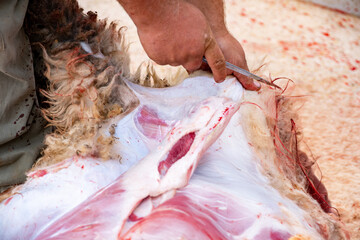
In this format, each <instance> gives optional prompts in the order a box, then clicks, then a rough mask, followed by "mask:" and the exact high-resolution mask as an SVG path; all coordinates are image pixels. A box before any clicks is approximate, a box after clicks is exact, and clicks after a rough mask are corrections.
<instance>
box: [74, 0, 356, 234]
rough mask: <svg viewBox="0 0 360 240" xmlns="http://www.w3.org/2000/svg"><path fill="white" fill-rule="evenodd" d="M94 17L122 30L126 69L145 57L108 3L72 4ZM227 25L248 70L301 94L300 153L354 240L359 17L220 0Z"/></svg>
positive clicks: (289, 4) (269, 1)
mask: <svg viewBox="0 0 360 240" xmlns="http://www.w3.org/2000/svg"><path fill="white" fill-rule="evenodd" d="M79 2H80V5H81V6H83V7H84V8H85V10H94V11H97V12H98V14H99V16H100V18H109V19H110V20H118V22H119V24H120V25H124V26H127V27H128V31H127V39H128V40H129V41H130V42H132V44H131V46H130V54H131V58H132V70H133V71H134V70H135V69H136V68H137V66H138V65H139V63H140V62H141V61H143V60H146V59H147V57H146V55H145V53H144V51H143V50H142V48H141V45H140V42H139V40H138V38H137V34H136V28H135V26H134V25H133V23H132V22H131V20H130V19H129V17H128V16H127V15H126V13H125V12H124V11H123V10H122V8H121V7H120V6H119V4H118V3H117V2H116V1H115V0H103V1H96V0H79ZM225 2H226V16H227V25H228V28H229V30H230V31H231V32H232V33H233V35H234V36H235V37H236V38H237V39H238V40H239V41H240V42H241V43H242V45H243V47H244V49H245V52H246V54H247V58H248V63H249V67H250V69H251V68H253V69H254V68H256V67H258V66H259V65H260V64H261V62H262V61H263V59H264V58H265V60H264V62H265V63H267V65H266V67H265V69H264V71H263V75H264V76H268V75H269V73H271V76H273V77H279V76H285V77H289V78H291V79H293V80H294V82H295V83H296V90H295V91H296V92H295V94H297V95H306V97H305V98H304V99H305V100H306V101H305V104H304V105H303V106H302V108H301V109H300V110H299V114H300V117H301V118H300V119H301V123H300V124H301V126H302V132H303V137H302V144H303V146H302V149H303V150H305V151H307V152H308V153H309V154H310V151H309V149H308V148H307V147H306V145H307V146H309V148H310V149H311V151H312V154H313V156H314V157H315V159H317V163H318V165H319V166H320V168H321V171H322V175H323V178H322V181H323V182H324V184H325V185H326V187H327V189H328V191H329V197H330V199H331V200H332V203H333V205H334V206H335V207H336V208H337V209H338V210H339V212H340V214H341V217H342V221H343V222H344V223H345V225H346V227H347V228H348V229H349V230H350V232H351V234H352V239H360V18H358V17H355V16H352V15H347V14H343V13H341V12H338V11H333V10H329V9H327V8H323V7H319V6H317V5H313V4H311V3H305V2H301V1H297V0H292V1H289V0H242V1H236V0H227V1H225Z"/></svg>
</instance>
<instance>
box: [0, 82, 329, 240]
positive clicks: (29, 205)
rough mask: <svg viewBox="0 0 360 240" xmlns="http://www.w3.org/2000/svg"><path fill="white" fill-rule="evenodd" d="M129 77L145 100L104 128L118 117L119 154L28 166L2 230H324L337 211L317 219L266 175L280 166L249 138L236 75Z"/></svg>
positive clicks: (33, 234)
mask: <svg viewBox="0 0 360 240" xmlns="http://www.w3.org/2000/svg"><path fill="white" fill-rule="evenodd" d="M129 85H130V86H131V88H132V90H133V91H134V92H135V93H136V96H137V97H138V98H139V105H138V106H137V107H136V108H135V109H133V110H132V112H131V113H129V114H127V115H126V116H123V117H121V118H120V119H119V118H116V117H115V118H113V119H109V120H108V121H107V122H106V123H105V124H104V125H103V126H102V128H101V129H102V130H101V131H100V134H101V133H103V134H108V135H109V129H110V128H112V126H114V124H115V125H116V127H115V130H114V131H113V132H112V134H113V136H114V138H115V139H118V140H116V141H115V143H114V144H113V146H112V149H111V151H112V152H113V154H119V155H121V156H122V159H121V162H120V161H119V159H112V160H108V161H106V162H103V161H102V160H101V159H96V158H90V157H73V158H70V159H66V160H65V161H63V162H60V163H59V164H57V165H55V166H50V167H48V168H44V169H37V170H36V171H34V172H32V173H30V174H29V179H28V181H27V182H26V183H25V184H24V185H23V186H22V187H21V189H20V190H18V194H16V195H14V196H12V197H11V198H9V199H8V200H6V201H4V202H3V203H2V205H1V206H0V212H1V214H2V215H4V216H12V217H9V218H7V220H6V221H1V223H0V229H3V230H4V229H8V230H7V231H0V232H2V235H1V238H2V239H17V238H24V239H79V238H82V239H96V238H100V239H117V238H119V239H176V238H179V237H182V238H185V239H194V238H195V239H245V238H247V239H288V238H290V237H294V236H307V237H311V238H312V239H326V238H324V232H323V229H322V227H321V226H322V224H324V223H326V226H328V227H329V230H331V228H332V227H333V226H332V224H334V223H333V222H332V221H331V219H330V218H328V219H326V218H325V219H322V220H321V222H320V221H319V219H314V218H313V217H312V216H311V215H310V212H307V211H305V209H303V208H301V207H300V206H298V205H297V204H296V202H294V201H293V199H291V198H289V197H288V196H285V195H284V194H283V193H282V192H281V191H279V189H277V188H276V187H275V186H273V183H272V180H271V179H269V177H268V176H266V172H267V173H269V172H271V173H272V174H276V175H277V176H278V177H281V175H283V174H282V173H281V172H277V171H274V169H276V165H275V162H272V163H271V162H268V163H267V166H264V165H263V164H262V162H261V160H260V159H259V158H258V157H257V156H256V154H255V152H254V149H253V147H252V144H251V143H249V139H248V138H247V137H246V134H245V132H244V128H247V127H248V126H246V125H243V121H242V117H243V116H242V113H241V112H240V111H239V108H241V102H242V99H243V92H244V90H243V88H242V87H241V85H240V84H239V83H238V82H237V80H236V79H234V78H231V79H228V80H227V81H225V82H224V83H221V84H216V83H215V82H214V80H213V79H212V78H211V77H194V78H189V79H186V80H185V81H184V82H183V83H181V84H180V85H178V86H175V87H171V88H163V89H151V88H146V87H141V86H138V85H134V84H131V83H129ZM165 96H166V100H165ZM267 168H271V169H267ZM282 180H283V181H284V182H285V183H286V182H287V180H286V179H282ZM284 185H285V184H284ZM287 187H289V186H282V188H283V189H280V190H282V191H284V190H285V189H286V188H287ZM286 190H287V191H295V192H296V191H299V189H296V188H293V187H291V188H290V189H286ZM298 194H299V195H300V194H301V190H300V191H299V193H298ZM303 197H304V198H305V197H307V198H310V196H309V195H308V196H303ZM310 202H311V203H308V204H313V205H314V207H317V208H318V209H319V214H322V215H324V216H326V213H324V212H322V210H321V209H320V208H319V206H316V205H317V203H316V202H315V201H313V200H312V201H310ZM25 203H26V204H25ZM24 216H28V217H24ZM165 223H166V224H165ZM10 226H16V227H11V228H10ZM329 230H328V231H329ZM332 234H335V232H332ZM334 237H335V235H333V236H332V238H331V239H336V238H334Z"/></svg>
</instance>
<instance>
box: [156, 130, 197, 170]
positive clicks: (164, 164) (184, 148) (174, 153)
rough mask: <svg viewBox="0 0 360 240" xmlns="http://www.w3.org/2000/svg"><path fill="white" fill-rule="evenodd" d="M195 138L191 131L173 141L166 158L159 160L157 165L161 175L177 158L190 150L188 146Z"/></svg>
mask: <svg viewBox="0 0 360 240" xmlns="http://www.w3.org/2000/svg"><path fill="white" fill-rule="evenodd" d="M194 139H195V133H194V132H191V133H188V134H186V135H184V136H183V137H182V138H180V139H179V141H177V142H176V143H175V145H174V146H173V147H172V148H171V150H170V152H169V154H168V155H167V157H166V159H165V160H163V161H161V162H160V163H159V166H158V171H159V173H160V174H161V176H164V175H165V174H166V173H167V171H168V170H169V168H170V167H171V166H172V165H173V164H174V163H175V162H177V161H178V160H179V159H181V158H182V157H184V156H185V155H186V153H187V152H188V151H189V150H190V147H191V145H192V143H193V142H194Z"/></svg>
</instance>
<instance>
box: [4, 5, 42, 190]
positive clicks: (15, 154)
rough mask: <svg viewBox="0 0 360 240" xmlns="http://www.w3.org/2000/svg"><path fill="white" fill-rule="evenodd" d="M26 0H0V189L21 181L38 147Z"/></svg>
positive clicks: (38, 124)
mask: <svg viewBox="0 0 360 240" xmlns="http://www.w3.org/2000/svg"><path fill="white" fill-rule="evenodd" d="M27 5H28V0H0V192H1V190H3V189H4V188H5V187H6V186H9V185H13V184H18V183H21V182H23V181H24V180H25V172H26V171H27V170H28V169H29V168H30V167H31V166H32V165H33V163H34V161H35V160H36V158H37V156H38V155H39V152H40V149H41V147H42V142H43V137H44V126H45V124H46V123H45V120H43V119H42V118H41V115H40V110H39V108H38V103H37V98H36V90H35V79H34V71H33V63H32V56H31V48H30V44H29V40H28V38H27V36H26V34H25V32H24V30H23V27H22V26H23V22H24V18H25V13H26V9H27Z"/></svg>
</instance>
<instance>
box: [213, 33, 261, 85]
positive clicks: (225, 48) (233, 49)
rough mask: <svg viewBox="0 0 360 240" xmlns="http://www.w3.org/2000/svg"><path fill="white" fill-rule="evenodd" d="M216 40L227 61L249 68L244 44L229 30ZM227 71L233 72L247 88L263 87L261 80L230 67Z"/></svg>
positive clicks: (228, 72)
mask: <svg viewBox="0 0 360 240" xmlns="http://www.w3.org/2000/svg"><path fill="white" fill-rule="evenodd" d="M216 41H217V43H218V45H219V47H220V49H221V51H222V53H223V54H224V57H225V60H226V61H228V62H230V63H232V64H234V65H236V66H239V67H241V68H243V69H245V70H249V68H248V66H247V63H246V58H245V53H244V50H243V48H242V46H241V45H240V43H239V42H238V41H237V40H236V39H235V38H234V37H233V36H232V35H231V34H230V33H229V32H226V33H223V34H221V35H220V36H217V37H216ZM226 73H227V75H230V74H233V75H234V76H235V77H236V78H237V79H238V80H239V82H240V83H241V85H243V87H244V88H245V89H247V90H259V89H260V88H261V85H260V83H259V82H257V81H254V80H253V79H251V78H248V77H246V76H244V75H242V74H239V73H237V72H233V71H232V70H229V69H227V72H226Z"/></svg>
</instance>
